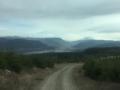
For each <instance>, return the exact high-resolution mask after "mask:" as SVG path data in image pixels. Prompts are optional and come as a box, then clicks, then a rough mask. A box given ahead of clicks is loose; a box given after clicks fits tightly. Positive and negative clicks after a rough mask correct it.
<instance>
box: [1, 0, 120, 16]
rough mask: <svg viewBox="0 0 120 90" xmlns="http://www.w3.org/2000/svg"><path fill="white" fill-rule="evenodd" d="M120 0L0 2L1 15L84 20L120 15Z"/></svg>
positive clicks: (18, 0) (21, 0)
mask: <svg viewBox="0 0 120 90" xmlns="http://www.w3.org/2000/svg"><path fill="white" fill-rule="evenodd" d="M119 10H120V1H119V0H34V1H33V0H0V15H1V16H6V17H7V16H8V17H9V16H15V17H30V18H35V17H38V18H40V17H57V18H59V17H66V18H68V17H69V18H75V17H77V18H83V17H89V16H94V15H103V14H110V13H119Z"/></svg>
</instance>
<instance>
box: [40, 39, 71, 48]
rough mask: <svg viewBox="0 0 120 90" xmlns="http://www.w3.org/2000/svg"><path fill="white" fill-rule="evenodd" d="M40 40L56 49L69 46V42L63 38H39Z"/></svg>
mask: <svg viewBox="0 0 120 90" xmlns="http://www.w3.org/2000/svg"><path fill="white" fill-rule="evenodd" d="M38 40H39V41H41V42H42V43H44V44H46V45H48V46H51V47H54V48H56V49H61V48H66V47H68V46H69V44H68V43H69V42H67V41H65V40H63V39H61V38H39V39H38Z"/></svg>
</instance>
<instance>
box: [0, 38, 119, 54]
mask: <svg viewBox="0 0 120 90" xmlns="http://www.w3.org/2000/svg"><path fill="white" fill-rule="evenodd" d="M116 46H117V47H120V41H110V40H78V41H71V42H70V41H65V40H63V39H61V38H20V37H1V38H0V51H17V52H35V53H36V52H38V53H39V52H40V53H42V52H70V51H77V50H78V51H80V50H85V49H88V48H93V47H116Z"/></svg>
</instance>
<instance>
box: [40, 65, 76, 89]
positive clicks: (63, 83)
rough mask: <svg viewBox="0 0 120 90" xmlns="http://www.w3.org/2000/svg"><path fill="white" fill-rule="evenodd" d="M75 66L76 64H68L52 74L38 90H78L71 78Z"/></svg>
mask: <svg viewBox="0 0 120 90" xmlns="http://www.w3.org/2000/svg"><path fill="white" fill-rule="evenodd" d="M76 66H77V64H69V65H66V66H65V67H63V68H62V69H60V70H58V71H57V72H55V73H53V74H52V75H50V76H49V77H48V79H47V80H45V81H44V83H43V85H42V87H41V88H40V89H39V90H78V88H77V86H76V85H75V84H74V80H73V77H72V75H73V71H74V68H75V67H76Z"/></svg>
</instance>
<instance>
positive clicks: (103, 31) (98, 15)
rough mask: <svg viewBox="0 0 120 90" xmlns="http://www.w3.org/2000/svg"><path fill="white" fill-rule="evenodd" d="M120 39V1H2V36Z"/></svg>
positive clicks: (71, 39)
mask: <svg viewBox="0 0 120 90" xmlns="http://www.w3.org/2000/svg"><path fill="white" fill-rule="evenodd" d="M5 36H18V37H32V38H46V37H59V38H63V39H65V40H68V41H74V40H81V39H85V38H90V39H97V40H120V1H119V0H98V1H96V0H84V1H83V0H44V1H43V0H34V1H33V0H0V37H5Z"/></svg>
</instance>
